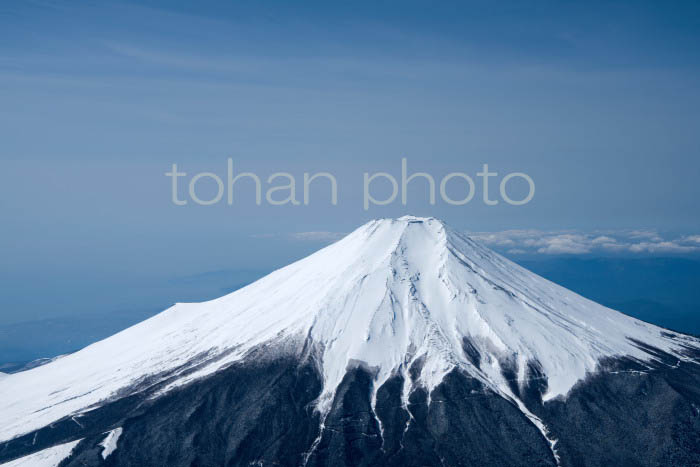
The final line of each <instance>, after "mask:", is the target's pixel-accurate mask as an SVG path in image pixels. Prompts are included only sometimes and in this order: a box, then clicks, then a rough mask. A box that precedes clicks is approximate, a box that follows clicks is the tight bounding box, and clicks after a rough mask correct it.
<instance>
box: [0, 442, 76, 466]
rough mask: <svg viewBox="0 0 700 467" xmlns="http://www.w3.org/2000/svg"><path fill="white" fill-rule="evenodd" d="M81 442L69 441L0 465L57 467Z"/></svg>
mask: <svg viewBox="0 0 700 467" xmlns="http://www.w3.org/2000/svg"><path fill="white" fill-rule="evenodd" d="M80 441H82V440H80V439H79V440H77V441H71V442H70V443H65V444H59V445H57V446H53V447H50V448H48V449H44V450H42V451H39V452H36V453H34V454H30V455H28V456H24V457H20V458H19V459H15V460H13V461H10V462H6V463H4V464H0V466H2V467H57V466H58V465H59V464H60V463H61V461H62V460H63V459H65V458H66V457H68V456H70V454H71V452H73V448H75V447H76V446H77V445H78V443H79V442H80Z"/></svg>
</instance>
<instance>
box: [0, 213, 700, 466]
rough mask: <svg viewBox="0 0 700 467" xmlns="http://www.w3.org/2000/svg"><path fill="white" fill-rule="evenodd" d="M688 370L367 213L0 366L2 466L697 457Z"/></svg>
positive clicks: (571, 303)
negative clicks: (252, 270) (9, 367)
mask: <svg viewBox="0 0 700 467" xmlns="http://www.w3.org/2000/svg"><path fill="white" fill-rule="evenodd" d="M699 361H700V342H699V341H698V339H696V338H694V337H691V336H687V335H684V334H681V333H678V332H673V331H669V330H666V329H663V328H659V327H656V326H654V325H651V324H648V323H645V322H643V321H639V320H636V319H634V318H632V317H629V316H627V315H624V314H622V313H619V312H616V311H614V310H612V309H609V308H606V307H604V306H601V305H598V304H596V303H594V302H592V301H590V300H587V299H585V298H583V297H581V296H579V295H577V294H575V293H573V292H571V291H569V290H566V289H564V288H562V287H560V286H558V285H556V284H554V283H552V282H549V281H547V280H545V279H543V278H541V277H539V276H537V275H536V274H533V273H531V272H529V271H527V270H526V269H523V268H522V267H520V266H518V265H516V264H514V263H512V262H511V261H509V260H507V259H505V258H503V257H502V256H500V255H498V254H496V253H495V252H493V251H491V250H489V249H488V248H485V247H484V246H482V245H480V244H478V243H476V242H474V241H473V240H472V239H470V238H469V237H467V236H464V235H462V234H460V233H458V232H456V231H454V230H452V229H450V228H449V227H448V226H446V225H445V224H444V223H442V222H441V221H439V220H437V219H432V218H417V217H410V216H408V217H402V218H400V219H382V220H375V221H371V222H369V223H367V224H365V225H363V226H362V227H360V228H358V229H357V230H356V231H354V232H353V233H351V234H350V235H348V236H347V237H345V238H343V239H342V240H340V241H338V242H336V243H334V244H333V245H330V246H328V247H326V248H324V249H322V250H320V251H318V252H316V253H314V254H312V255H311V256H309V257H307V258H305V259H302V260H300V261H298V262H296V263H293V264H291V265H289V266H287V267H285V268H282V269H280V270H278V271H275V272H273V273H272V274H269V275H268V276H265V277H264V278H262V279H260V280H258V281H256V282H254V283H253V284H251V285H248V286H246V287H244V288H242V289H240V290H237V291H235V292H233V293H231V294H229V295H226V296H224V297H221V298H219V299H216V300H212V301H208V302H203V303H180V304H176V305H174V306H173V307H171V308H169V309H168V310H165V311H163V312H162V313H160V314H158V315H156V316H154V317H152V318H150V319H148V320H146V321H143V322H141V323H139V324H137V325H135V326H133V327H131V328H128V329H126V330H124V331H122V332H120V333H118V334H116V335H114V336H112V337H110V338H107V339H105V340H103V341H100V342H97V343H95V344H93V345H90V346H88V347H86V348H84V349H83V350H81V351H79V352H76V353H74V354H71V355H67V356H64V357H61V358H58V359H56V360H54V361H52V362H50V363H48V364H46V365H43V366H41V367H37V368H33V369H30V370H27V371H23V372H20V373H16V374H12V375H7V376H3V377H2V378H0V414H2V423H0V463H1V462H10V465H12V463H13V462H14V463H15V464H16V465H22V464H20V463H21V462H25V464H23V465H31V464H27V463H26V462H34V461H33V459H39V458H42V459H47V458H50V459H52V460H51V462H53V464H46V465H58V464H60V465H61V466H85V465H87V466H91V465H95V466H97V465H113V466H169V467H170V466H194V465H196V466H224V465H225V466H239V465H240V466H243V465H246V466H249V465H259V466H267V465H270V466H272V465H287V466H303V465H306V466H343V465H347V466H355V465H366V466H376V465H386V466H394V465H395V466H414V465H415V466H426V465H429V466H432V465H435V466H461V465H464V466H468V465H474V466H504V465H508V466H520V465H522V466H540V465H541V466H557V465H560V466H602V465H650V466H651V465H653V466H660V465H661V466H666V465H668V466H693V465H698V464H700V447H699V446H700V364H698V362H699ZM35 465H39V464H35Z"/></svg>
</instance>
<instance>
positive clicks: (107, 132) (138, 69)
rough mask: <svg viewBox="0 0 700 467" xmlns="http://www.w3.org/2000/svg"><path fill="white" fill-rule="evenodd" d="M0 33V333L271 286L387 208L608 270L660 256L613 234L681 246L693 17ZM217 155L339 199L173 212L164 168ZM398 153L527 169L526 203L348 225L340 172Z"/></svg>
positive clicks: (687, 5)
mask: <svg viewBox="0 0 700 467" xmlns="http://www.w3.org/2000/svg"><path fill="white" fill-rule="evenodd" d="M0 31H1V32H0V101H1V102H2V105H0V135H1V136H2V138H1V140H2V143H1V145H0V160H1V161H2V170H0V209H1V210H2V229H1V230H0V241H1V243H2V247H0V248H2V251H0V253H1V254H2V257H3V267H2V270H1V271H0V274H1V277H0V279H1V280H2V283H3V285H2V286H0V287H3V288H4V290H3V291H2V293H0V297H1V298H0V305H2V306H3V308H4V309H6V310H11V311H8V312H6V313H5V316H4V317H3V318H2V319H5V320H18V319H23V318H25V317H27V316H32V317H34V316H44V315H45V314H47V313H48V314H50V313H56V314H60V313H66V312H68V311H71V310H74V311H81V312H83V311H89V310H93V309H95V308H96V307H100V306H102V304H109V306H113V307H115V308H118V307H132V306H134V303H138V302H139V301H144V300H146V299H149V300H150V299H151V297H153V296H154V294H155V292H153V291H152V289H153V287H156V286H155V285H154V284H157V283H160V282H159V281H162V280H164V278H172V277H185V276H188V275H190V274H195V273H200V272H205V271H215V270H221V269H269V268H272V267H276V266H280V265H283V264H285V263H287V262H289V261H291V260H293V259H296V258H298V257H301V256H303V255H305V254H307V253H309V252H311V251H313V250H314V249H316V248H318V247H319V246H320V245H321V244H323V241H324V240H322V239H320V238H317V239H316V241H314V240H313V239H312V240H311V241H309V240H308V236H307V237H306V238H305V239H304V240H303V241H301V240H300V238H301V237H300V236H299V235H298V234H299V233H304V232H328V233H329V235H330V236H333V235H338V234H339V233H342V232H348V231H350V230H351V229H353V228H354V227H355V226H357V225H359V224H361V223H363V222H364V221H366V220H368V219H370V218H374V217H386V216H399V215H402V214H405V213H415V214H419V215H435V216H438V217H441V218H443V219H445V220H446V221H447V222H448V223H450V224H452V225H453V226H455V227H457V228H459V229H463V230H468V231H473V232H497V233H499V235H501V236H503V235H505V236H507V235H509V234H502V232H503V231H513V230H518V231H521V230H522V231H543V232H550V233H551V234H548V235H550V237H552V236H561V235H563V234H562V231H566V232H569V233H570V231H574V232H577V235H581V236H582V237H576V238H568V239H565V238H564V237H560V239H559V240H553V241H552V242H553V244H554V245H555V249H556V247H557V245H561V244H562V243H561V242H562V241H563V242H565V245H564V248H566V245H569V246H571V245H572V243H571V242H573V246H571V248H574V249H576V248H578V251H580V252H585V253H586V254H595V253H601V254H602V253H605V252H604V251H601V250H600V249H599V248H598V247H595V248H593V247H585V246H584V247H583V249H581V247H580V244H581V242H583V243H584V244H586V242H592V241H593V239H595V238H597V236H600V235H597V234H595V232H600V231H605V232H608V233H610V232H613V233H611V235H613V236H614V235H617V234H614V232H623V233H621V234H619V235H618V236H617V237H615V238H617V239H618V241H619V242H621V243H625V244H626V245H628V250H629V251H628V253H630V254H632V253H634V254H660V253H669V251H659V250H658V249H657V250H656V251H652V250H653V248H644V247H640V249H639V250H640V251H636V252H635V251H632V250H630V248H631V245H633V244H634V242H633V241H630V240H629V239H627V240H626V237H625V235H626V234H625V233H624V232H630V231H636V230H645V231H654V232H656V233H657V234H659V235H661V237H660V238H662V241H664V242H666V241H668V242H671V243H673V242H676V243H677V244H678V245H681V246H682V245H689V244H692V243H688V242H692V240H688V239H692V238H694V237H693V235H697V234H698V233H699V232H700V218H699V217H698V216H697V205H698V202H697V200H698V198H699V195H700V184H698V183H697V176H698V174H699V173H700V157H698V156H699V155H700V154H698V152H699V147H700V136H699V134H700V132H698V130H697V126H698V125H697V122H698V121H700V118H699V117H700V105H699V104H700V92H699V91H700V79H699V78H700V76H699V71H700V34H699V32H698V31H700V6H698V5H697V3H695V2H673V3H670V2H643V1H634V2H578V3H573V2H537V3H535V4H526V3H523V2H498V3H497V4H496V2H441V3H440V4H439V5H436V4H435V3H434V2H352V3H350V2H347V3H340V2H337V3H332V2H295V3H290V2H264V3H262V2H206V1H205V2H156V1H152V2H81V1H77V2H57V1H25V2H4V3H2V5H0ZM229 157H231V158H232V159H233V160H234V161H235V164H236V167H240V170H247V171H253V172H255V173H257V174H259V175H260V176H261V177H264V178H266V177H267V176H268V175H270V174H271V173H273V172H278V171H284V172H289V173H292V174H295V176H298V177H299V178H300V177H301V175H302V174H303V172H307V171H308V172H318V171H328V172H331V173H333V174H335V175H336V176H337V178H338V182H339V203H338V205H337V206H332V205H330V203H329V202H327V200H324V199H322V198H320V199H319V200H318V202H314V203H312V204H311V205H309V206H282V207H279V206H268V205H263V206H255V205H254V204H253V203H252V199H251V196H250V193H248V194H243V195H242V197H241V199H240V203H237V204H236V205H234V206H228V205H226V204H217V205H215V206H208V207H205V206H192V205H188V206H185V207H178V206H173V205H172V203H171V202H170V187H169V183H170V181H169V179H168V178H167V177H165V176H164V175H163V174H164V173H165V172H166V171H167V170H169V168H170V166H171V164H173V163H177V164H178V165H179V167H180V168H181V169H183V170H185V171H186V172H188V173H190V174H193V173H197V172H203V171H209V172H215V173H218V174H220V175H225V170H226V160H227V158H229ZM402 157H406V158H407V159H408V161H409V164H410V170H411V171H425V172H429V173H431V174H433V175H434V176H435V177H436V178H438V179H439V178H440V177H442V176H444V175H445V174H447V173H449V172H454V171H462V172H466V173H469V174H472V175H473V174H475V173H477V171H479V170H480V169H481V167H482V164H483V163H488V164H489V166H490V167H491V168H492V169H493V170H496V171H498V172H499V173H500V174H505V173H510V172H525V173H527V174H529V175H530V176H531V177H532V178H533V180H534V181H535V183H536V186H537V191H536V195H535V197H534V199H533V201H532V202H530V203H529V204H527V205H525V206H509V205H506V204H505V203H500V204H499V205H498V206H486V205H484V204H483V203H480V202H478V201H476V200H475V201H473V202H471V203H469V204H468V205H465V206H449V205H445V204H444V203H443V204H441V203H438V204H437V205H436V206H430V205H428V204H427V202H426V200H425V199H424V198H423V197H422V196H421V194H422V192H421V191H419V190H414V191H411V192H410V196H409V203H408V205H407V206H402V205H400V204H399V203H394V204H392V205H389V206H383V207H382V206H374V207H372V208H371V209H370V210H368V211H365V210H363V209H362V200H361V184H362V173H363V172H366V171H367V172H376V171H387V172H391V173H392V174H394V175H398V174H399V168H400V160H401V158H402ZM205 189H206V187H205ZM516 189H517V187H516ZM569 233H565V234H566V235H569ZM596 235H597V236H596ZM536 236H539V237H543V236H542V235H539V234H538V235H536ZM302 237H303V236H302ZM550 237H546V236H545V238H550ZM520 238H522V236H520V237H518V236H517V235H516V236H515V237H513V238H511V240H512V241H513V242H516V241H520V240H517V239H520ZM558 238H559V237H558ZM562 238H564V240H561V239H562ZM533 242H535V240H532V241H531V243H530V244H529V246H528V245H524V246H525V247H528V248H531V249H532V251H530V252H532V253H537V252H538V251H539V250H542V253H546V251H547V248H549V247H550V246H549V244H546V245H545V244H542V245H539V246H538V245H536V244H535V243H533ZM552 242H550V243H552ZM566 242H569V243H566ZM576 242H578V243H576ZM684 242H685V243H684ZM637 243H639V242H637ZM657 243H658V242H657ZM676 243H674V244H676ZM599 244H600V243H599ZM577 245H578V246H577ZM591 245H593V244H592V243H591ZM589 246H590V245H589ZM522 248H523V246H522V245H520V246H513V247H512V248H510V249H514V250H519V249H522ZM560 252H562V251H561V250H560ZM671 253H676V254H678V253H683V251H675V252H671ZM38 291H41V292H38ZM159 300H162V297H160V296H159V298H158V300H156V299H153V302H154V303H155V302H158V303H160V301H159Z"/></svg>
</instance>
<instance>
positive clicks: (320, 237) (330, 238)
mask: <svg viewBox="0 0 700 467" xmlns="http://www.w3.org/2000/svg"><path fill="white" fill-rule="evenodd" d="M345 235H347V233H346V232H328V231H325V230H319V231H310V232H293V233H262V234H254V235H251V237H253V238H261V239H266V238H286V239H289V240H296V241H302V242H318V243H330V242H335V241H337V240H340V239H341V238H343V237H344V236H345Z"/></svg>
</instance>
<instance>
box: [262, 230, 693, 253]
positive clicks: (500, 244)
mask: <svg viewBox="0 0 700 467" xmlns="http://www.w3.org/2000/svg"><path fill="white" fill-rule="evenodd" d="M467 234H468V235H469V236H470V237H471V238H473V239H474V240H476V241H478V242H481V243H483V244H484V245H486V246H488V247H490V248H493V249H495V250H497V251H501V252H503V253H506V254H511V255H528V254H529V255H531V254H541V255H587V254H605V253H608V254H616V253H626V254H636V255H643V254H664V253H665V254H693V253H700V235H685V236H680V237H675V238H664V237H663V236H662V235H661V234H659V233H658V232H656V231H653V230H616V231H611V230H605V231H594V232H582V231H576V230H536V229H527V230H503V231H500V232H467ZM345 235H347V232H330V231H325V230H319V231H309V232H293V233H262V234H255V235H252V237H253V238H260V239H272V238H276V239H287V240H292V241H299V242H315V243H331V242H335V241H337V240H340V239H341V238H343V237H344V236H345Z"/></svg>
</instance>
